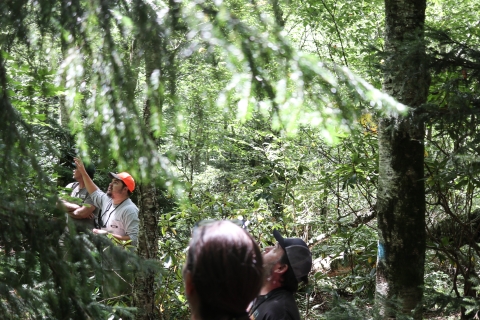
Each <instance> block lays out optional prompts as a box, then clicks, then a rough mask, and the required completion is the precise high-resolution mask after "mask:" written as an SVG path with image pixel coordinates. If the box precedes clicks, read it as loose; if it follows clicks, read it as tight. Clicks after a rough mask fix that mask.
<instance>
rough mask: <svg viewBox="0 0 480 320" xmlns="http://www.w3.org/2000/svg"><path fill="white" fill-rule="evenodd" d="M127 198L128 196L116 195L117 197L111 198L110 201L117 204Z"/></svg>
mask: <svg viewBox="0 0 480 320" xmlns="http://www.w3.org/2000/svg"><path fill="white" fill-rule="evenodd" d="M127 199H128V196H118V197H115V198H112V203H113V204H114V205H118V204H120V203H122V202H123V201H125V200H127Z"/></svg>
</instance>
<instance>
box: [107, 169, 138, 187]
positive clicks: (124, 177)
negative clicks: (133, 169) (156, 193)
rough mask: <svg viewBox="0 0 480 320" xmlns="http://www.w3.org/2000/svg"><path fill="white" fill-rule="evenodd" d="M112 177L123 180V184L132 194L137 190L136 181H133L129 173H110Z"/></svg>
mask: <svg viewBox="0 0 480 320" xmlns="http://www.w3.org/2000/svg"><path fill="white" fill-rule="evenodd" d="M110 177H112V178H115V179H118V180H122V181H123V183H125V185H126V186H127V188H128V190H130V192H133V190H135V180H133V178H132V176H131V175H130V173H128V172H120V173H113V172H110Z"/></svg>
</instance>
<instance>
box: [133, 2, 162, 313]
mask: <svg viewBox="0 0 480 320" xmlns="http://www.w3.org/2000/svg"><path fill="white" fill-rule="evenodd" d="M144 10H145V8H144ZM144 13H145V11H144ZM143 19H145V17H143ZM151 36H152V37H153V35H151ZM141 40H142V41H141V44H142V45H143V49H144V59H145V75H146V82H147V84H148V87H149V88H151V83H150V77H151V76H152V74H153V73H154V72H155V70H157V71H158V69H161V55H160V53H159V52H158V48H155V46H154V41H149V40H148V35H144V38H143V39H141ZM132 50H133V51H132V52H133V53H132V58H133V60H134V61H138V60H139V52H140V50H138V49H136V48H132ZM134 61H132V63H135V62H134ZM161 104H162V103H161V101H160V99H158V96H157V95H156V94H153V95H148V96H147V99H146V101H145V107H144V110H143V120H144V123H145V126H146V128H150V121H151V115H152V106H153V105H155V106H156V107H157V108H158V110H159V112H161V109H162V106H161ZM147 130H148V129H147ZM148 138H149V139H151V140H152V141H155V138H154V135H153V133H152V132H151V131H149V137H148ZM138 190H139V219H140V228H139V237H138V245H137V254H138V255H139V256H140V257H142V258H144V259H151V260H158V250H159V247H158V241H159V232H158V220H159V215H160V209H159V208H158V204H157V196H158V192H157V191H158V190H157V188H156V186H155V182H153V181H152V182H149V183H140V185H139V188H138ZM155 274H156V273H155V270H151V269H147V270H143V271H142V272H140V273H138V274H136V275H135V281H134V288H133V304H134V306H135V307H137V308H138V311H137V314H136V318H135V319H137V320H155V319H160V318H161V314H160V310H159V309H158V308H157V307H156V301H155V293H156V286H155Z"/></svg>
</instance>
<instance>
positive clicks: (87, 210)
mask: <svg viewBox="0 0 480 320" xmlns="http://www.w3.org/2000/svg"><path fill="white" fill-rule="evenodd" d="M74 166H75V164H74ZM85 169H86V172H87V174H88V176H89V177H90V179H93V176H94V175H95V167H94V166H93V165H89V166H87V167H86V168H85ZM73 179H75V180H76V182H72V183H69V184H68V185H67V186H66V188H70V189H72V192H71V193H70V196H71V197H72V198H79V199H80V200H81V203H80V204H78V203H75V202H70V201H67V200H65V199H62V200H61V203H62V205H63V206H64V207H65V209H66V211H67V214H68V218H69V219H72V220H73V222H74V223H75V225H76V226H77V228H79V230H86V229H89V230H92V229H93V227H94V219H95V218H96V216H97V215H98V208H97V207H96V206H95V205H94V204H93V201H92V198H91V197H90V194H89V193H88V191H87V189H86V188H85V182H84V180H83V176H82V174H81V173H80V171H78V170H77V168H76V166H75V169H73Z"/></svg>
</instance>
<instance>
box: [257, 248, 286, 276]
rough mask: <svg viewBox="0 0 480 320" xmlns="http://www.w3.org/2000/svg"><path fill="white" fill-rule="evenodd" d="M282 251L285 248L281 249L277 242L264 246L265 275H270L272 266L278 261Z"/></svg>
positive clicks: (283, 251)
mask: <svg viewBox="0 0 480 320" xmlns="http://www.w3.org/2000/svg"><path fill="white" fill-rule="evenodd" d="M284 253H285V250H283V248H282V247H281V246H280V244H279V243H278V242H277V243H276V244H275V245H274V246H270V247H266V248H265V249H264V250H263V253H262V257H263V268H264V270H265V271H264V272H265V276H266V277H269V276H270V275H271V273H272V270H273V268H274V267H275V265H276V264H277V263H279V262H280V259H281V258H282V256H283V254H284Z"/></svg>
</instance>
